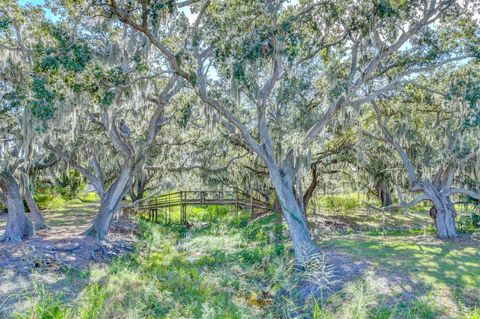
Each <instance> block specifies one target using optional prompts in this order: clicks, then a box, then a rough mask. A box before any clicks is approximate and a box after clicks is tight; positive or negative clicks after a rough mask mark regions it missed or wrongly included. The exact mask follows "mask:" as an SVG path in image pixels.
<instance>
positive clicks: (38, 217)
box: [24, 185, 49, 230]
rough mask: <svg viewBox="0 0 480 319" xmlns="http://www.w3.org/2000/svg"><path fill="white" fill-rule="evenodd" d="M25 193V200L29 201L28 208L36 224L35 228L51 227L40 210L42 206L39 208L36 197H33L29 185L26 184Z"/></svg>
mask: <svg viewBox="0 0 480 319" xmlns="http://www.w3.org/2000/svg"><path fill="white" fill-rule="evenodd" d="M24 195H25V201H26V202H27V206H28V210H29V211H30V216H31V217H32V219H33V223H34V225H35V230H41V229H48V228H49V227H48V226H47V224H46V223H45V219H44V218H43V215H42V213H41V212H40V208H38V205H37V203H36V202H35V199H34V198H33V195H32V193H31V192H30V189H29V188H28V185H25V186H24Z"/></svg>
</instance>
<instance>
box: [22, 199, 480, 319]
mask: <svg viewBox="0 0 480 319" xmlns="http://www.w3.org/2000/svg"><path fill="white" fill-rule="evenodd" d="M200 210H201V209H200V208H199V209H197V210H196V212H195V214H196V216H197V217H198V219H199V220H203V221H207V220H208V221H209V222H208V223H204V224H201V225H200V226H198V227H194V228H192V229H187V228H185V227H183V226H178V225H160V224H154V223H151V222H147V221H142V220H141V221H140V229H141V235H140V236H141V239H142V240H141V243H142V244H141V246H139V247H138V249H137V251H136V252H135V253H133V254H131V255H129V256H123V257H119V258H117V259H115V260H114V261H113V262H112V263H111V264H110V265H108V266H107V267H96V268H92V269H90V271H89V273H88V276H87V277H88V278H89V283H88V284H87V285H86V286H85V288H84V289H83V291H82V292H81V294H80V295H79V296H78V297H77V298H76V299H74V300H67V299H66V298H65V297H64V296H63V295H62V294H56V293H55V292H53V291H47V290H46V289H45V288H44V287H43V286H41V285H36V286H35V289H34V290H33V292H32V294H31V296H29V298H28V302H27V303H28V306H27V307H26V308H25V309H24V310H23V311H21V312H19V313H17V314H15V318H17V319H24V318H25V319H26V318H38V319H64V318H68V319H70V318H81V319H93V318H100V319H101V318H125V319H126V318H132V319H133V318H175V319H177V318H206V319H208V318H218V319H224V318H225V319H228V318H316V319H320V318H377V319H380V318H412V319H413V318H438V317H442V314H443V312H442V309H441V307H440V305H439V304H438V302H436V301H435V300H434V298H433V297H432V296H430V295H428V294H426V295H425V294H423V295H422V294H420V295H418V296H413V297H412V298H411V299H409V300H403V301H402V300H401V301H395V298H393V299H392V298H386V297H385V296H384V295H381V294H379V293H378V291H377V289H376V288H375V286H373V285H372V283H373V282H375V281H376V279H375V278H369V279H366V278H357V279H354V280H353V281H349V282H345V288H344V289H343V290H342V291H340V292H337V293H335V294H334V295H332V296H331V297H329V298H328V300H323V299H322V297H321V295H322V294H321V293H320V296H319V294H316V295H315V296H313V295H311V296H308V297H307V298H306V299H305V300H304V301H303V302H299V299H298V297H299V296H298V295H297V293H298V287H299V285H300V284H302V283H303V284H304V283H305V282H310V283H312V284H315V285H316V286H317V287H318V289H320V290H321V289H328V286H329V285H331V284H332V282H333V281H334V280H342V278H334V275H333V273H334V271H335V269H332V268H331V266H330V265H329V264H328V260H326V259H325V256H323V255H321V254H319V255H318V256H313V257H311V259H309V260H306V265H307V266H306V272H304V273H302V274H299V273H297V272H295V271H294V270H293V267H292V248H291V243H290V242H289V241H288V239H287V238H288V235H287V233H286V232H287V229H286V227H285V225H284V224H282V223H279V221H278V219H277V216H275V215H268V216H265V217H263V218H260V219H257V220H254V221H252V220H251V219H250V216H248V214H245V213H241V214H239V215H235V214H228V212H226V213H225V212H224V211H222V210H221V209H217V210H214V209H211V210H210V211H209V210H205V211H203V212H202V211H200ZM214 214H216V216H217V218H213V216H214ZM372 235H373V234H372ZM479 313H480V311H479V310H478V308H474V307H465V308H462V309H461V313H459V314H458V318H462V319H463V318H465V319H466V318H469V319H476V318H479Z"/></svg>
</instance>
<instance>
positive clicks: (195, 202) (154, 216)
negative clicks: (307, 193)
mask: <svg viewBox="0 0 480 319" xmlns="http://www.w3.org/2000/svg"><path fill="white" fill-rule="evenodd" d="M213 205H215V206H230V207H234V208H235V212H236V213H238V210H239V209H240V208H242V209H249V210H250V211H251V212H252V214H254V213H255V212H261V213H263V212H267V211H270V210H271V205H270V204H269V203H267V202H264V201H261V200H258V199H255V198H254V197H253V196H251V195H250V196H248V195H245V194H241V193H238V192H212V191H180V192H174V193H168V194H162V195H158V196H154V197H150V198H149V199H148V200H145V201H144V202H142V203H141V204H140V206H139V207H138V212H140V213H142V214H144V216H145V217H146V218H147V219H148V220H150V221H155V222H159V221H163V222H164V223H170V222H171V221H172V215H171V208H174V207H180V223H181V224H187V220H188V219H187V207H188V206H213ZM159 212H160V214H159Z"/></svg>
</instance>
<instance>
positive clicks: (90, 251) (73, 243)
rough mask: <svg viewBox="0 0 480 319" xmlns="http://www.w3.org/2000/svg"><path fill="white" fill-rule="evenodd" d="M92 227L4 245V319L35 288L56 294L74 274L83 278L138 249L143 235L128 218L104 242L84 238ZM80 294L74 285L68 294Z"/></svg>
mask: <svg viewBox="0 0 480 319" xmlns="http://www.w3.org/2000/svg"><path fill="white" fill-rule="evenodd" d="M89 226H90V225H89V224H85V225H81V226H59V227H52V228H51V229H49V230H41V231H38V232H37V233H36V235H35V237H34V238H31V239H28V240H25V241H22V242H20V243H11V242H7V243H0V318H4V317H8V315H7V314H9V313H11V311H12V310H13V309H17V308H18V307H19V306H18V305H17V303H18V302H20V301H22V299H24V297H25V294H28V293H29V292H30V293H31V289H32V286H33V285H34V284H35V285H38V284H39V283H40V284H41V285H46V286H48V287H49V290H52V288H53V291H55V287H57V286H58V287H62V284H61V281H63V280H67V279H69V278H70V277H72V274H78V276H81V274H82V271H84V270H87V269H88V268H89V267H90V266H92V265H99V266H101V265H103V264H106V263H108V262H110V261H111V260H112V259H113V258H115V257H118V256H121V255H125V254H128V253H130V252H132V251H133V250H134V249H135V244H136V243H137V241H138V240H137V237H138V236H137V235H138V233H139V229H138V224H137V223H136V222H135V221H133V220H130V219H127V218H121V219H119V220H116V221H114V222H113V224H112V227H111V232H110V233H109V235H108V237H107V240H105V241H102V242H97V241H96V240H94V239H92V238H87V237H85V236H83V235H82V233H83V232H84V231H85V230H86V229H87V228H88V227H89ZM75 276H76V275H74V276H73V277H75ZM86 282H88V280H87V281H86ZM77 293H78V289H75V285H73V286H72V289H71V290H70V291H67V292H66V293H64V294H65V295H67V296H68V295H72V296H74V295H76V294H77Z"/></svg>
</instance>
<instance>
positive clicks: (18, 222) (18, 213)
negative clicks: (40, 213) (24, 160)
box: [0, 172, 34, 242]
mask: <svg viewBox="0 0 480 319" xmlns="http://www.w3.org/2000/svg"><path fill="white" fill-rule="evenodd" d="M0 188H1V189H2V190H3V193H4V195H5V201H6V205H7V210H8V217H7V226H6V228H5V234H4V235H3V236H2V237H1V239H0V241H14V242H19V241H21V240H22V239H24V238H28V237H31V236H33V234H34V231H33V226H32V223H31V222H30V220H29V219H28V217H27V215H26V214H25V207H24V206H23V200H22V196H21V194H20V189H19V187H18V183H17V181H16V180H15V179H14V178H13V176H12V175H11V174H9V173H7V172H2V173H1V174H0Z"/></svg>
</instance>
